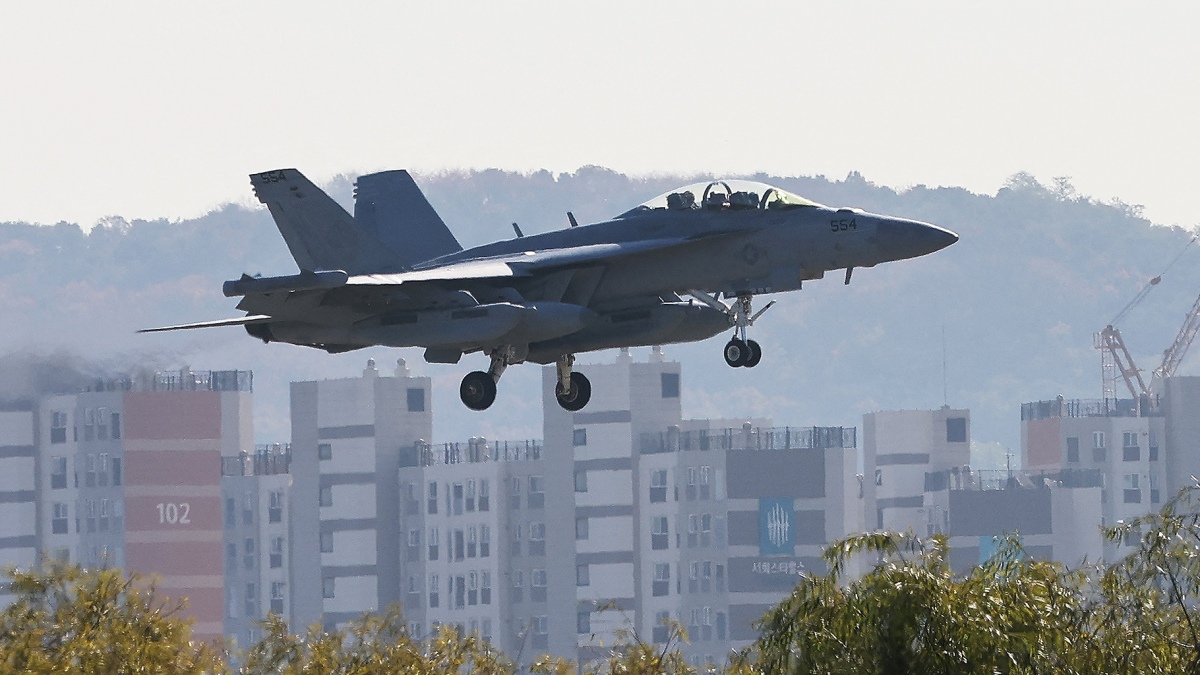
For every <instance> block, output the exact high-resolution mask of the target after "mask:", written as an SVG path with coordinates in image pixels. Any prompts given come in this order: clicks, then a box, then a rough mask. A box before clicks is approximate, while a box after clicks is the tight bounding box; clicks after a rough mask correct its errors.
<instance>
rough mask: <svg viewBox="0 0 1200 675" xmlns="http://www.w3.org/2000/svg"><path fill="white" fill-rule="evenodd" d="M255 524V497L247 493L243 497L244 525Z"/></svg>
mask: <svg viewBox="0 0 1200 675" xmlns="http://www.w3.org/2000/svg"><path fill="white" fill-rule="evenodd" d="M253 523H254V495H252V494H250V493H249V492H247V493H246V494H245V496H243V497H242V524H243V525H252V524H253Z"/></svg>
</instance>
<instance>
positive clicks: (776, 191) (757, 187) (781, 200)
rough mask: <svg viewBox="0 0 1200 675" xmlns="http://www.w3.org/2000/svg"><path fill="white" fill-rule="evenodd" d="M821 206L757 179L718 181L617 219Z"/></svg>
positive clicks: (690, 188) (667, 195) (656, 200)
mask: <svg viewBox="0 0 1200 675" xmlns="http://www.w3.org/2000/svg"><path fill="white" fill-rule="evenodd" d="M811 206H821V204H818V203H817V202H814V201H812V200H810V199H805V198H804V197H801V196H800V195H797V194H793V193H791V192H788V191H787V190H784V189H782V188H777V187H774V186H771V185H767V184H766V183H760V182H758V181H754V180H740V179H734V180H715V181H710V182H705V183H693V184H691V185H685V186H683V187H681V188H677V189H675V190H671V191H670V192H665V193H663V194H661V195H659V196H657V197H655V198H654V199H651V200H650V201H647V202H643V203H641V204H639V205H637V206H635V207H633V208H632V209H630V210H628V211H626V212H625V213H622V214H621V215H619V216H617V217H618V218H629V217H631V216H637V215H641V214H644V213H650V212H653V211H660V210H668V211H686V210H693V209H696V210H698V209H712V210H755V209H758V210H768V211H775V210H779V209H794V208H803V207H811Z"/></svg>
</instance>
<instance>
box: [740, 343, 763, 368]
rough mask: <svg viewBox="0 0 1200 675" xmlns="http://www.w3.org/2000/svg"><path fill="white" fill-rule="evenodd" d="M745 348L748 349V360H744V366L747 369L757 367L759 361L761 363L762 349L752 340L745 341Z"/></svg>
mask: <svg viewBox="0 0 1200 675" xmlns="http://www.w3.org/2000/svg"><path fill="white" fill-rule="evenodd" d="M746 347H748V348H749V349H750V358H748V359H746V363H745V364H744V365H745V366H746V367H747V368H753V367H754V366H757V365H758V362H759V361H762V347H759V346H758V343H757V342H755V341H754V340H747V341H746Z"/></svg>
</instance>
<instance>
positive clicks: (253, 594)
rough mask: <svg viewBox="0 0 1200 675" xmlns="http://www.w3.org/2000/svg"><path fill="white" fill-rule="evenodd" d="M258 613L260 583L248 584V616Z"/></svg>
mask: <svg viewBox="0 0 1200 675" xmlns="http://www.w3.org/2000/svg"><path fill="white" fill-rule="evenodd" d="M257 615H258V584H255V583H253V582H252V583H248V584H246V616H247V617H252V616H257Z"/></svg>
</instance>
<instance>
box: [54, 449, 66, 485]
mask: <svg viewBox="0 0 1200 675" xmlns="http://www.w3.org/2000/svg"><path fill="white" fill-rule="evenodd" d="M66 487H67V458H66V457H51V458H50V489H52V490H62V489H65V488H66Z"/></svg>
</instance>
